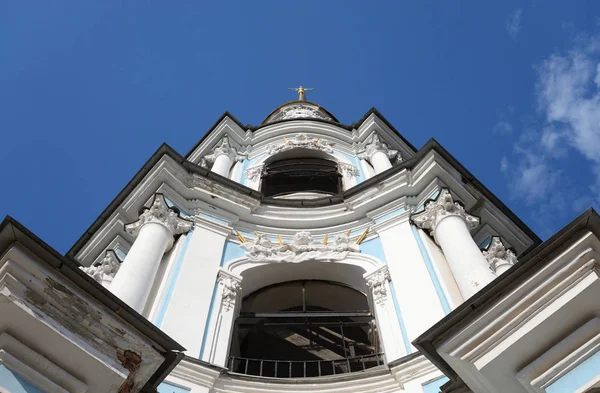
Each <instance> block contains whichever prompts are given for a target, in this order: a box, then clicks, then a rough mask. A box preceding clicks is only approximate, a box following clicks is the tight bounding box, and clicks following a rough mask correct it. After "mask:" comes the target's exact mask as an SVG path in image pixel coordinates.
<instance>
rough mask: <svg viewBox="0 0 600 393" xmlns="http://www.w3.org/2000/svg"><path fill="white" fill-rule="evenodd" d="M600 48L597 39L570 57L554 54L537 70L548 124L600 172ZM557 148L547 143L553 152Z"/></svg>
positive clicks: (540, 103)
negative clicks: (558, 131)
mask: <svg viewBox="0 0 600 393" xmlns="http://www.w3.org/2000/svg"><path fill="white" fill-rule="evenodd" d="M599 49H600V48H598V45H597V41H596V39H590V40H589V41H588V42H587V43H586V44H585V45H579V46H578V47H577V48H575V49H572V50H571V51H569V52H568V53H566V54H554V55H552V56H550V58H549V59H547V60H546V61H544V62H543V63H542V64H541V66H539V67H538V68H537V70H538V74H539V81H538V86H537V94H538V103H539V109H540V110H541V111H542V113H543V114H544V116H545V118H546V121H547V123H548V124H549V125H550V126H553V127H554V128H555V129H558V130H560V133H557V132H555V133H553V134H552V137H551V138H550V139H552V138H554V136H556V137H557V138H562V137H564V138H565V139H566V142H567V143H568V144H569V145H570V146H571V147H573V148H574V149H576V150H577V151H578V152H579V153H581V154H582V155H583V156H584V157H585V158H586V159H588V160H590V161H591V163H592V164H593V165H595V166H597V167H598V169H599V171H600V154H598V152H599V151H600V150H599V149H600V89H599V88H600V64H599V61H600V50H599ZM556 146H557V145H556V144H554V143H546V148H547V149H548V150H549V151H551V150H553V149H554V148H555V147H556Z"/></svg>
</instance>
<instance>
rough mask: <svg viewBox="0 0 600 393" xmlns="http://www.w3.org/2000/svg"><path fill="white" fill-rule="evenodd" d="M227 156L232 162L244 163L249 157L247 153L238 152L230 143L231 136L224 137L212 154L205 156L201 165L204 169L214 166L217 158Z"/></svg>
mask: <svg viewBox="0 0 600 393" xmlns="http://www.w3.org/2000/svg"><path fill="white" fill-rule="evenodd" d="M220 155H226V156H227V157H229V159H231V161H243V160H244V158H246V157H247V156H248V154H246V153H242V152H238V150H237V149H236V148H235V147H233V146H231V144H230V143H229V136H228V135H227V134H225V135H223V138H221V140H220V141H219V142H217V144H216V145H215V147H213V149H212V153H211V154H208V155H206V156H204V158H202V161H201V163H200V165H201V166H203V167H208V164H213V163H214V162H215V160H216V159H217V157H219V156H220Z"/></svg>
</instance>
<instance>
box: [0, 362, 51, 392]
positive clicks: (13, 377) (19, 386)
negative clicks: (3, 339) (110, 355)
mask: <svg viewBox="0 0 600 393" xmlns="http://www.w3.org/2000/svg"><path fill="white" fill-rule="evenodd" d="M0 386H2V387H3V388H4V389H6V390H8V391H9V392H10V393H44V391H43V390H41V389H38V388H37V387H35V386H34V385H32V384H31V383H29V382H27V381H26V380H25V379H23V378H22V377H21V376H20V375H19V374H17V373H13V372H12V371H11V370H10V369H8V368H6V366H3V365H1V364H0Z"/></svg>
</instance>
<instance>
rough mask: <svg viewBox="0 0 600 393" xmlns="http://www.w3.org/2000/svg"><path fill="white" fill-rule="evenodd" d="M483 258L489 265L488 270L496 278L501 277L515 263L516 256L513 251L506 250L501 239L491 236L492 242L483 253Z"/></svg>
mask: <svg viewBox="0 0 600 393" xmlns="http://www.w3.org/2000/svg"><path fill="white" fill-rule="evenodd" d="M483 256H484V257H485V259H487V261H488V263H489V264H490V269H492V271H493V272H494V273H496V275H497V276H499V275H501V274H502V273H504V272H505V271H507V270H508V269H510V268H511V267H512V266H513V265H514V264H515V263H517V256H516V255H515V253H514V251H513V250H511V249H509V248H506V246H505V245H504V243H502V239H500V237H498V236H492V240H491V242H490V244H489V245H488V246H487V248H486V249H485V250H484V251H483Z"/></svg>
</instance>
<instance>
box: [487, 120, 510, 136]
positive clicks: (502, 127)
mask: <svg viewBox="0 0 600 393" xmlns="http://www.w3.org/2000/svg"><path fill="white" fill-rule="evenodd" d="M492 131H493V132H494V134H498V135H507V134H510V133H511V132H513V126H512V125H511V124H510V123H509V122H507V121H506V120H500V121H499V122H498V123H496V125H494V128H493V129H492Z"/></svg>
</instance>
